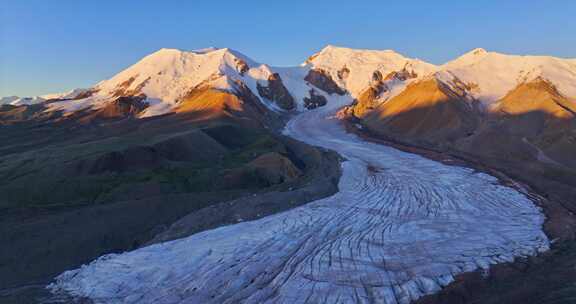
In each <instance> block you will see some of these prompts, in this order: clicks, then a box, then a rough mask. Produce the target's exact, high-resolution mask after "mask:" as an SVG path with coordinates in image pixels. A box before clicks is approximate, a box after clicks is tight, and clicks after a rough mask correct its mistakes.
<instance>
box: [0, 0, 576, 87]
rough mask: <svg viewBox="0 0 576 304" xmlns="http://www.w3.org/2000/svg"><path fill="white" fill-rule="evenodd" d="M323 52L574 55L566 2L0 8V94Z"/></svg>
mask: <svg viewBox="0 0 576 304" xmlns="http://www.w3.org/2000/svg"><path fill="white" fill-rule="evenodd" d="M327 44H333V45H338V46H346V47H353V48H370V49H394V50H396V51H397V52H399V53H402V54H404V55H406V56H410V57H417V58H420V59H423V60H427V61H430V62H433V63H443V62H445V61H447V60H450V59H452V58H455V57H457V56H459V55H461V54H462V53H464V52H466V51H468V50H470V49H473V48H476V47H483V48H485V49H488V50H493V51H499V52H505V53H514V54H538V55H540V54H545V55H553V56H559V57H570V58H576V1H575V0H565V1H564V0H558V1H544V0H538V1H530V0H524V1H516V0H508V1H492V0H486V1H464V0H461V1H409V0H404V1H402V0H400V1H398V0H396V1H393V2H391V1H383V0H380V1H362V0H349V1H338V0H334V1H313V0H308V1H300V0H291V1H281V0H279V1H274V0H268V1H248V0H244V1H224V0H202V1H197V0H192V1H171V0H163V1H145V0H140V1H127V0H125V1H122V0H116V1H104V0H99V1H83V0H75V1H67V0H54V1H50V0H41V1H34V0H2V4H1V5H0V96H7V95H20V96H31V95H39V94H46V93H55V92H60V91H67V90H70V89H72V88H76V87H89V86H91V85H93V84H95V83H97V82H98V81H100V80H103V79H106V78H109V77H111V76H112V75H114V74H115V73H117V72H119V71H120V70H122V69H123V68H126V67H127V66H130V65H131V64H133V63H135V62H136V61H137V60H138V59H140V58H141V57H143V56H145V55H146V54H149V53H151V52H154V51H156V50H157V49H160V48H163V47H166V48H179V49H184V50H186V49H198V48H204V47H209V46H214V47H230V48H233V49H235V50H238V51H240V52H242V53H244V54H245V55H247V56H249V57H251V58H253V59H254V60H256V61H259V62H264V63H268V64H271V65H280V66H288V65H297V64H299V63H301V62H303V61H304V60H305V59H306V58H307V57H308V56H309V55H311V54H313V53H314V52H316V51H318V50H320V49H321V48H322V47H324V46H325V45H327Z"/></svg>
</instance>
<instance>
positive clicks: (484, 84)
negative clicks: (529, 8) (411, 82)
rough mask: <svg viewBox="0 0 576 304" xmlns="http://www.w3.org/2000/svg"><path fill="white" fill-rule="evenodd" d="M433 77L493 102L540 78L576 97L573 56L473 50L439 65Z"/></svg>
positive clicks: (574, 60)
mask: <svg viewBox="0 0 576 304" xmlns="http://www.w3.org/2000/svg"><path fill="white" fill-rule="evenodd" d="M436 77H437V78H438V79H440V80H442V81H444V82H447V83H451V84H454V83H455V82H461V83H464V84H466V86H468V87H469V93H470V94H471V96H472V97H473V98H475V99H477V100H479V101H481V102H483V103H484V104H485V105H492V104H494V103H495V102H497V101H498V100H499V99H500V98H503V97H504V96H505V95H506V94H507V93H508V92H510V91H512V90H513V89H514V88H515V87H516V86H518V85H519V84H521V83H525V82H530V81H532V80H534V79H536V78H542V79H544V80H546V81H549V82H551V83H552V84H553V85H554V86H556V88H557V89H558V90H559V92H560V93H562V94H563V95H565V96H566V97H572V98H574V97H576V59H562V58H556V57H549V56H516V55H505V54H500V53H496V52H488V51H486V50H484V49H475V50H472V51H470V52H468V53H466V54H464V55H463V56H461V57H459V58H457V59H455V60H453V61H450V62H448V63H446V64H444V65H443V66H441V67H440V68H439V72H438V73H437V75H436Z"/></svg>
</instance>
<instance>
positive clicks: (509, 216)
mask: <svg viewBox="0 0 576 304" xmlns="http://www.w3.org/2000/svg"><path fill="white" fill-rule="evenodd" d="M335 110H336V107H335V106H334V107H332V109H329V108H327V107H325V108H322V109H317V110H313V111H308V112H305V113H302V114H299V115H297V116H296V117H294V118H293V119H292V120H291V121H290V122H289V123H288V125H287V126H286V129H285V133H286V134H287V135H290V136H292V137H294V138H296V139H298V140H301V141H304V142H306V143H308V144H311V145H316V146H321V147H324V148H327V149H332V150H335V151H337V152H338V153H340V154H341V155H342V156H344V157H345V158H346V159H347V160H346V161H345V162H344V163H343V164H342V166H343V175H342V178H341V180H340V182H339V189H340V191H339V192H338V193H337V194H335V195H333V196H331V197H328V198H325V199H321V200H318V201H315V202H312V203H309V204H306V205H304V206H301V207H298V208H295V209H292V210H289V211H286V212H283V213H279V214H275V215H272V216H268V217H265V218H262V219H259V220H255V221H251V222H243V223H238V224H235V225H231V226H225V227H221V228H217V229H213V230H209V231H204V232H201V233H197V234H195V235H192V236H190V237H187V238H183V239H179V240H175V241H170V242H166V243H161V244H156V245H152V246H148V247H144V248H141V249H138V250H134V251H131V252H126V253H122V254H110V255H106V256H103V257H101V258H99V259H98V260H96V261H94V262H92V263H90V264H88V265H84V266H82V267H81V268H79V269H76V270H72V271H67V272H65V273H63V274H61V275H60V276H59V277H58V278H57V279H56V282H55V283H53V284H52V285H50V286H49V288H50V290H52V292H54V293H66V294H69V295H73V296H77V297H82V298H90V299H91V300H92V301H93V302H95V303H409V302H411V301H412V300H415V299H417V298H419V297H421V296H423V295H425V294H430V293H434V292H437V291H438V290H440V289H441V288H442V287H443V286H445V285H447V284H449V283H450V282H451V281H453V279H454V276H455V275H457V274H459V273H462V272H467V271H473V270H477V269H487V268H488V267H489V265H491V264H496V263H501V262H507V261H512V260H513V259H514V258H515V257H519V256H526V255H534V254H537V253H538V252H542V251H545V250H547V249H548V246H549V242H548V238H547V237H546V235H545V234H544V232H543V231H542V224H543V222H544V219H545V218H544V215H543V214H542V213H541V211H540V209H539V208H538V207H536V206H535V205H534V204H533V203H532V202H531V201H530V200H529V199H528V198H526V197H525V196H524V195H523V194H521V193H519V192H517V191H516V190H514V189H512V188H508V187H505V186H502V185H500V184H499V183H498V181H497V179H496V178H494V177H492V176H489V175H487V174H484V173H480V172H477V171H474V170H472V169H469V168H463V167H457V166H449V165H445V164H441V163H438V162H435V161H432V160H429V159H425V158H423V157H421V156H418V155H415V154H410V153H406V152H402V151H399V150H396V149H394V148H391V147H387V146H383V145H378V144H374V143H368V142H365V141H363V140H361V139H360V138H358V137H357V136H355V135H353V134H349V133H346V132H345V131H344V129H343V128H342V126H341V125H340V124H339V123H338V121H337V119H334V118H331V117H332V115H333V114H334V113H335Z"/></svg>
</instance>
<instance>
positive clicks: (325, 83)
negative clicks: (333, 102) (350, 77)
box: [304, 69, 349, 95]
mask: <svg viewBox="0 0 576 304" xmlns="http://www.w3.org/2000/svg"><path fill="white" fill-rule="evenodd" d="M348 73H349V72H348ZM346 74H347V73H346V72H343V73H342V77H344V75H346ZM304 80H306V81H308V82H309V83H310V84H312V85H313V86H315V87H317V88H318V89H320V90H322V91H324V92H326V93H328V94H338V95H344V94H346V90H344V89H342V88H340V86H338V84H337V83H336V82H335V81H334V79H332V77H331V76H330V74H329V73H327V72H325V71H324V70H321V69H311V70H310V71H308V74H307V75H306V77H304Z"/></svg>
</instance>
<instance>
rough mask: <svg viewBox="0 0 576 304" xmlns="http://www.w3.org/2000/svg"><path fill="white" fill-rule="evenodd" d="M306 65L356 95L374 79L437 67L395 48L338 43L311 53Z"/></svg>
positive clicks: (412, 75)
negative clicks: (402, 53) (380, 48)
mask: <svg viewBox="0 0 576 304" xmlns="http://www.w3.org/2000/svg"><path fill="white" fill-rule="evenodd" d="M305 66H307V67H310V68H311V69H314V70H320V71H324V72H326V73H327V74H328V75H329V76H330V77H331V78H332V79H333V80H334V81H335V82H336V83H337V84H338V85H339V86H340V87H341V88H344V89H345V90H347V91H348V92H349V93H350V94H351V95H352V96H354V97H357V96H358V95H359V94H360V93H361V92H362V91H363V90H364V89H366V87H368V86H369V85H370V83H371V82H372V81H373V79H374V78H381V79H382V80H386V79H388V80H390V79H392V78H394V76H396V78H418V77H422V76H425V75H428V74H431V73H433V72H435V71H436V70H437V67H436V66H435V65H433V64H430V63H427V62H424V61H422V60H419V59H412V58H407V57H404V56H402V55H400V54H398V53H396V52H394V51H392V50H384V51H376V50H356V49H349V48H343V47H335V46H327V47H325V48H324V49H322V51H320V52H319V53H317V54H315V55H312V56H311V57H310V58H309V59H308V60H307V61H306V63H305ZM399 72H404V74H405V75H400V74H399ZM395 73H397V75H396V74H395Z"/></svg>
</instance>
